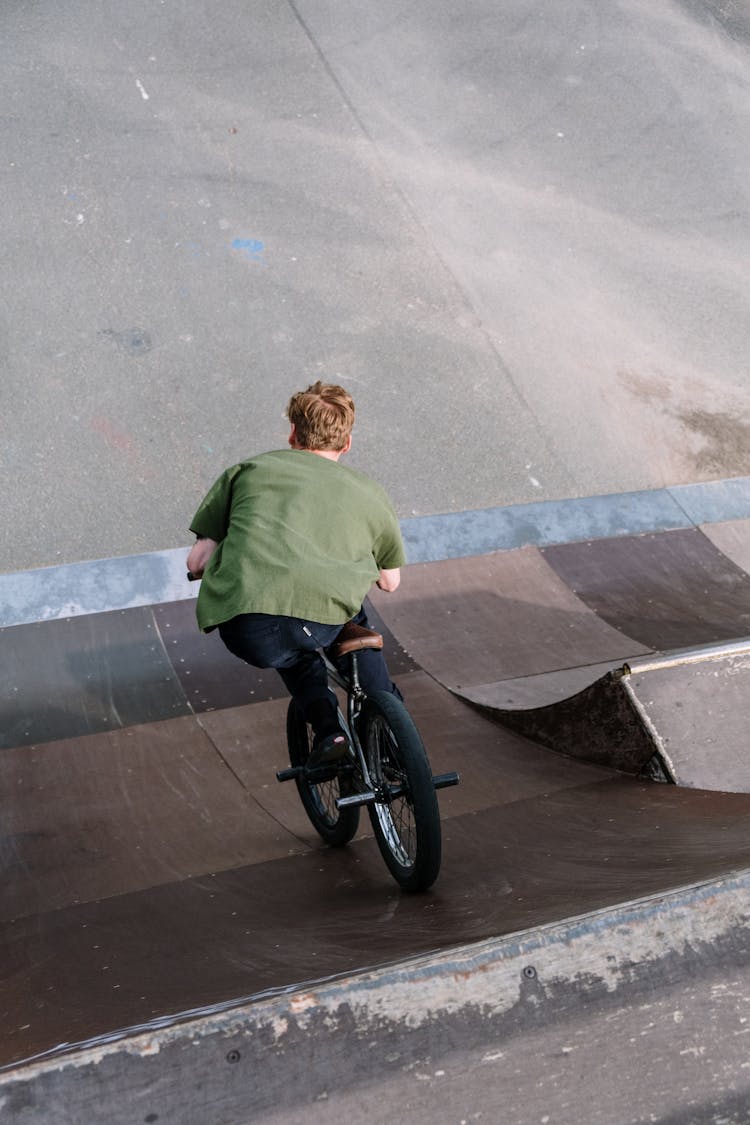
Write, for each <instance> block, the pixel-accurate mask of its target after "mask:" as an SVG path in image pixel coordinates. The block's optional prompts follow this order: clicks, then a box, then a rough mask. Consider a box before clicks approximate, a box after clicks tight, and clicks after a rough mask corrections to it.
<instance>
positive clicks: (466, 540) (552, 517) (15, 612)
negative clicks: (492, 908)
mask: <svg viewBox="0 0 750 1125" xmlns="http://www.w3.org/2000/svg"><path fill="white" fill-rule="evenodd" d="M746 518H750V477H734V478H730V479H728V480H717V481H708V482H705V483H702V484H689V485H678V486H675V487H672V488H661V489H654V490H651V491H642V492H620V493H613V494H609V495H604V496H585V497H579V498H574V499H569V500H543V501H539V502H537V503H533V504H512V505H510V506H506V507H497V508H481V509H476V510H469V511H463V512H450V513H446V514H443V515H432V516H416V517H413V518H409V519H403V520H402V521H401V530H402V533H403V536H404V542H405V545H406V551H407V557H408V560H409V563H424V562H436V561H438V560H440V559H450V558H461V557H464V556H467V555H482V554H487V553H489V552H491V551H501V550H511V549H513V548H517V547H524V546H537V547H546V546H552V545H553V544H561V543H573V542H582V541H585V540H589V539H608V538H615V537H619V536H625V535H642V534H647V533H648V532H660V531H674V530H677V529H680V528H689V527H699V526H700V525H701V524H707V523H721V522H724V521H727V520H736V519H746ZM187 550H188V548H187V547H186V546H185V547H177V548H173V549H171V550H164V551H153V552H150V553H148V554H142V555H126V556H121V557H116V558H109V559H98V560H93V561H90V562H79V563H68V564H64V565H60V566H50V567H42V568H39V569H35V570H27V571H20V572H18V573H9V574H0V628H6V627H8V626H13V625H29V624H34V623H36V622H40V621H50V620H55V619H60V618H67V617H76V616H80V615H85V614H89V613H106V612H111V611H114V610H123V609H131V608H133V607H135V606H143V605H160V604H162V603H163V602H174V601H184V600H188V599H190V598H194V597H196V595H197V588H196V585H195V584H194V583H188V582H187V581H186V578H185V558H186V555H187Z"/></svg>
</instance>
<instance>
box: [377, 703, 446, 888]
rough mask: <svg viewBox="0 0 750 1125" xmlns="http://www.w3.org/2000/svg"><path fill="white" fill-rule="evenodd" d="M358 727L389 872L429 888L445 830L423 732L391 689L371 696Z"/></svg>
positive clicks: (400, 881)
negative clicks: (441, 820) (374, 794)
mask: <svg viewBox="0 0 750 1125" xmlns="http://www.w3.org/2000/svg"><path fill="white" fill-rule="evenodd" d="M359 729H360V731H361V733H362V738H363V744H364V748H365V756H366V758H367V768H368V770H369V772H370V778H371V780H372V782H373V786H374V789H375V792H376V794H377V795H378V800H377V801H376V802H375V803H374V804H372V805H368V812H369V814H370V821H371V823H372V827H373V831H374V833H375V839H376V840H377V842H378V847H379V848H380V854H381V855H382V857H383V859H384V860H385V863H386V865H387V867H388V870H389V871H390V872H391V875H393V877H394V879H395V880H396V882H397V883H398V884H399V886H400V887H402V889H403V890H406V891H425V890H427V889H428V888H429V887H431V886H432V884H433V883H434V882H435V880H436V879H437V876H438V872H439V871H440V861H441V830H440V810H439V808H438V803H437V796H436V795H435V786H434V785H433V783H432V770H431V768H430V763H429V761H428V759H427V754H426V752H425V748H424V746H423V744H422V739H421V738H420V735H419V731H418V730H417V728H416V726H415V725H414V722H413V720H412V718H411V716H410V715H409V712H408V711H407V710H406V707H405V706H404V704H403V703H402V702H401V700H399V699H398V698H396V696H394V695H391V694H390V693H389V692H385V691H376V692H373V694H372V695H370V696H368V697H367V699H366V700H365V704H364V707H363V711H362V718H361V720H360V724H359Z"/></svg>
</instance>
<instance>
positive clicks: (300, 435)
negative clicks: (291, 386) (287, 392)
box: [286, 380, 354, 452]
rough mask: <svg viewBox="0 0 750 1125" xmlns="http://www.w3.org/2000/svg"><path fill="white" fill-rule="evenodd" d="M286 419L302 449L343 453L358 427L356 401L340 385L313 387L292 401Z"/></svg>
mask: <svg viewBox="0 0 750 1125" xmlns="http://www.w3.org/2000/svg"><path fill="white" fill-rule="evenodd" d="M286 416H287V418H288V419H289V421H290V422H291V423H292V425H293V426H294V433H295V436H296V439H297V443H298V445H299V446H300V448H301V449H326V450H328V449H330V450H334V451H335V452H340V451H341V450H342V449H343V448H344V447H345V446H346V443H347V441H348V439H349V436H350V434H351V432H352V427H353V426H354V400H353V399H352V396H351V395H350V394H349V393H348V391H345V390H344V388H343V387H340V386H338V384H336V383H321V382H320V380H318V382H317V383H313V384H312V386H310V387H308V388H307V390H306V391H298V392H297V393H296V394H294V395H292V397H291V398H290V399H289V405H288V406H287V408H286Z"/></svg>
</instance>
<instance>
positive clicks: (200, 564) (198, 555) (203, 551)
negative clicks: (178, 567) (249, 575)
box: [187, 539, 218, 578]
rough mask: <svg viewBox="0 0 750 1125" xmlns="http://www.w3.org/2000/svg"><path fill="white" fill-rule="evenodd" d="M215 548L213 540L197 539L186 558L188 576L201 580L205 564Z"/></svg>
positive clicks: (216, 544)
mask: <svg viewBox="0 0 750 1125" xmlns="http://www.w3.org/2000/svg"><path fill="white" fill-rule="evenodd" d="M217 547H218V543H217V542H216V540H215V539H199V540H198V542H197V543H196V544H195V546H194V547H193V549H192V550H191V552H190V554H189V555H188V557H187V569H188V575H190V576H191V577H192V578H202V577H203V571H204V570H205V569H206V564H207V562H208V560H209V559H210V558H211V555H212V554H213V553H214V551H215V550H216V548H217Z"/></svg>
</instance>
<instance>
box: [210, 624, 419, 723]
mask: <svg viewBox="0 0 750 1125" xmlns="http://www.w3.org/2000/svg"><path fill="white" fill-rule="evenodd" d="M353 620H354V621H355V623H356V624H357V625H364V626H365V628H369V623H368V621H367V615H366V613H365V611H364V608H363V609H361V610H360V611H359V613H358V614H357V616H356V617H355V618H353ZM342 628H343V625H321V624H320V622H317V621H304V620H302V619H300V618H299V617H277V616H275V615H272V614H268V613H241V614H239V615H238V616H237V617H233V618H232V619H231V621H225V622H224V623H223V624H221V625H219V635H220V636H221V639H222V641H223V642H224V644H225V645H226V646H227V648H228V649H229V651H230V652H231V653H233V654H234V655H235V656H238V657H239V658H240V660H244V661H245V662H246V663H247V664H252V665H253V667H255V668H275V669H276V671H277V672H278V673H279V675H280V676H281V678H282V680H283V681H284V683H285V684H286V687H287V689H288V691H289V693H290V694H291V695H292V696H293V698H294V699H295V700H296V702H297V703H298V704H299V706H300V707H301V709H302V712H303V714H304V716H305V718H306V720H307V721H308V722H309V723H311V724H312V727H313V730H314V732H315V734H316V735H323V734H328V733H330V732H331V731H332V730H335V729H336V728H337V726H338V722H337V719H336V696H335V695H334V693H333V692H332V691H331V689H330V688H329V687H328V676H327V673H326V667H325V664H324V663H323V660H322V657H321V656H320V653H319V652H318V651H317V649H319V648H327V647H328V646H329V645H331V644H333V642H334V641H335V640H336V637H337V636H338V635H339V633H340V632H341V630H342ZM357 665H358V668H359V678H360V682H361V684H362V686H363V688H364V689H365V691H367V692H372V691H390V692H393V693H394V694H396V695H399V696H400V692H399V690H398V688H397V687H396V685H395V684H394V683H393V682H392V680H391V677H390V675H389V673H388V668H387V667H386V663H385V660H384V658H383V654H382V652H380V651H378V650H376V649H363V650H362V651H361V652H360V653H359V654H358V657H357Z"/></svg>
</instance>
